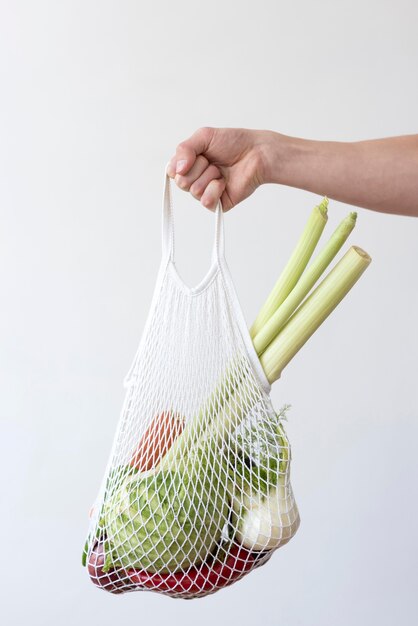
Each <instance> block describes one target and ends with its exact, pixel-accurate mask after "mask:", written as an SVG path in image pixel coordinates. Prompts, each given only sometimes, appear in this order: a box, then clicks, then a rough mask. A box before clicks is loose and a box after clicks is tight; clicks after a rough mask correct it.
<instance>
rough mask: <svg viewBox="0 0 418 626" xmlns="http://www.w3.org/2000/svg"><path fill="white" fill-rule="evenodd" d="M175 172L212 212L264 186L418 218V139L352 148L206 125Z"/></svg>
mask: <svg viewBox="0 0 418 626" xmlns="http://www.w3.org/2000/svg"><path fill="white" fill-rule="evenodd" d="M176 168H177V173H176ZM168 173H169V175H170V176H172V177H174V178H175V180H176V183H177V184H178V185H179V187H181V188H182V189H185V190H187V191H190V193H191V194H192V195H193V196H194V197H196V198H197V199H198V200H200V201H201V202H202V204H203V205H204V206H206V207H207V208H210V209H214V208H215V206H216V203H217V201H218V199H219V198H221V200H222V205H223V207H224V209H225V210H229V209H231V208H232V207H233V206H235V205H236V204H238V203H239V202H241V201H242V200H244V198H246V197H248V196H249V195H250V194H251V193H253V192H254V191H255V189H257V187H258V186H259V185H261V184H264V183H276V184H282V185H288V186H291V187H297V188H299V189H306V190H307V191H312V192H314V193H317V194H320V195H327V196H329V197H330V198H334V199H335V200H340V201H341V202H346V203H347V204H352V205H355V206H359V207H364V208H367V209H372V210H374V211H381V212H385V213H396V214H400V215H414V216H418V135H406V136H403V137H390V138H387V139H373V140H369V141H359V142H352V143H351V142H333V141H312V140H307V139H299V138H295V137H289V136H286V135H282V134H280V133H276V132H273V131H264V130H250V129H240V128H238V129H237V128H200V129H198V130H197V131H196V132H195V133H194V134H193V135H192V136H191V137H190V138H189V139H187V140H186V141H183V142H182V143H180V144H179V145H178V146H177V149H176V154H175V155H174V156H173V157H172V159H171V160H170V164H169V167H168Z"/></svg>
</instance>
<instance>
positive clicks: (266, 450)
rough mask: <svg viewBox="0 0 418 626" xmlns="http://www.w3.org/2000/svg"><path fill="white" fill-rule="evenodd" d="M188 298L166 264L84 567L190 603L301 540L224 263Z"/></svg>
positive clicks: (274, 422) (277, 426) (275, 429)
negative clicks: (293, 539)
mask: <svg viewBox="0 0 418 626" xmlns="http://www.w3.org/2000/svg"><path fill="white" fill-rule="evenodd" d="M222 219H223V218H222V210H221V207H220V205H219V206H218V208H217V211H216V237H215V246H214V253H213V260H212V265H211V268H210V270H209V272H208V274H207V275H206V277H205V278H204V280H203V281H202V282H201V283H200V285H199V286H198V287H196V288H194V289H190V288H188V287H186V286H185V285H184V283H183V282H182V280H181V279H180V277H179V275H178V274H177V272H176V269H175V265H174V261H173V252H174V250H173V248H174V246H173V229H172V209H171V203H170V179H169V178H168V177H166V179H165V192H164V229H163V233H164V237H163V244H164V246H163V249H164V255H163V261H162V264H161V267H160V272H159V275H158V279H157V285H156V288H155V292H154V297H153V301H152V304H151V310H150V313H149V316H148V320H147V323H146V327H145V329H144V333H143V336H142V339H141V342H140V345H139V348H138V351H137V354H136V356H135V358H134V362H133V364H132V367H131V369H130V372H129V373H128V376H127V378H126V380H125V386H126V388H127V391H126V398H125V402H124V406H123V409H122V413H121V417H120V421H119V425H118V429H117V432H116V435H115V440H114V444H113V449H112V451H111V455H110V459H109V463H108V467H107V469H106V472H105V476H104V479H103V483H102V486H101V489H100V492H99V495H98V498H97V500H96V503H95V506H94V508H93V513H92V517H91V523H90V529H89V534H88V539H87V543H86V549H85V554H84V558H85V562H86V564H87V567H88V572H89V574H90V577H91V578H92V580H93V582H94V583H95V584H96V585H98V586H100V587H102V588H104V589H106V590H108V591H111V592H113V593H122V592H127V591H137V590H153V591H158V592H160V593H165V594H168V595H171V596H173V597H182V598H192V597H201V596H204V595H207V594H209V593H213V592H214V591H217V590H218V589H221V588H223V587H225V586H227V585H230V584H232V583H233V582H236V581H237V580H239V579H240V578H242V577H243V576H244V575H246V574H247V573H248V572H250V571H251V570H253V569H254V568H256V567H258V566H260V565H262V564H263V563H265V562H266V561H267V560H268V559H269V558H270V556H271V554H272V552H273V551H274V550H275V549H277V548H278V547H280V546H282V545H283V544H285V543H286V542H287V541H289V539H290V538H291V537H292V536H293V535H294V534H295V532H296V530H297V528H298V525H299V514H298V510H297V506H296V503H295V501H294V497H293V493H292V488H291V485H290V479H289V478H290V458H291V457H290V447H289V442H288V439H287V437H286V434H285V431H284V428H283V423H282V415H281V414H280V413H279V414H277V412H275V411H274V409H273V406H272V404H271V401H270V397H269V392H270V385H269V382H268V381H267V379H266V377H265V375H264V372H263V370H262V368H261V365H260V362H259V360H258V357H257V355H256V353H255V351H254V348H253V345H252V342H251V339H250V336H249V333H248V330H247V327H246V325H245V322H244V319H243V316H242V313H241V310H240V307H239V304H238V300H237V297H236V294H235V291H234V287H233V284H232V281H231V278H230V274H229V270H228V267H227V265H226V262H225V259H224V256H223V226H222Z"/></svg>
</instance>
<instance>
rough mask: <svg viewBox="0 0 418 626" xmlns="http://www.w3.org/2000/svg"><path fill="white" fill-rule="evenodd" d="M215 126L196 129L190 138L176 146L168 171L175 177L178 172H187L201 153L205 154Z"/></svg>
mask: <svg viewBox="0 0 418 626" xmlns="http://www.w3.org/2000/svg"><path fill="white" fill-rule="evenodd" d="M214 130H215V129H214V128H210V127H203V128H199V129H198V130H196V131H195V132H194V133H193V135H191V137H189V139H186V140H185V141H182V142H181V143H179V144H178V146H177V148H176V154H175V155H174V156H173V157H172V158H171V159H170V162H169V164H168V166H167V173H168V175H169V176H171V177H174V176H175V175H176V174H182V175H184V174H187V172H188V171H189V170H190V169H191V167H192V166H193V165H194V162H195V161H196V157H197V156H198V155H199V154H204V153H205V152H206V150H207V149H208V148H209V144H210V142H211V140H212V137H213V133H214Z"/></svg>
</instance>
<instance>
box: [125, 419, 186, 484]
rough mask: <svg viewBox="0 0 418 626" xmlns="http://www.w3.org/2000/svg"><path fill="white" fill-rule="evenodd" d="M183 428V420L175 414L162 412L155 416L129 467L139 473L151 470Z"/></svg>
mask: <svg viewBox="0 0 418 626" xmlns="http://www.w3.org/2000/svg"><path fill="white" fill-rule="evenodd" d="M183 426H184V419H183V418H182V417H181V416H180V415H178V414H177V413H172V412H171V411H164V412H163V413H160V414H159V415H156V416H155V417H154V418H153V419H152V421H151V423H150V425H149V426H148V428H147V430H146V431H145V432H144V434H143V435H142V438H141V440H140V442H139V444H138V446H137V448H136V450H135V452H134V454H133V455H132V460H131V462H130V465H131V467H135V468H136V469H137V470H138V471H140V472H145V471H148V470H151V469H153V467H155V466H156V465H158V463H159V462H160V461H161V459H162V458H163V457H164V455H165V454H167V452H168V450H169V449H170V448H171V446H172V445H173V442H174V440H175V439H176V438H177V437H178V436H179V435H180V433H181V432H182V430H183Z"/></svg>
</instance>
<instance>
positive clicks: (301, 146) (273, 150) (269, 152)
mask: <svg viewBox="0 0 418 626" xmlns="http://www.w3.org/2000/svg"><path fill="white" fill-rule="evenodd" d="M313 143H314V142H312V141H309V140H306V139H299V138H297V137H290V136H288V135H282V134H280V133H276V132H274V131H266V135H265V137H264V142H263V150H262V159H261V161H262V165H261V168H260V169H261V178H262V182H263V183H274V184H280V185H289V186H292V187H298V186H299V184H300V183H301V182H302V180H301V179H302V178H303V172H304V170H305V168H306V166H307V165H308V163H309V158H310V156H311V155H312V145H311V144H313Z"/></svg>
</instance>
